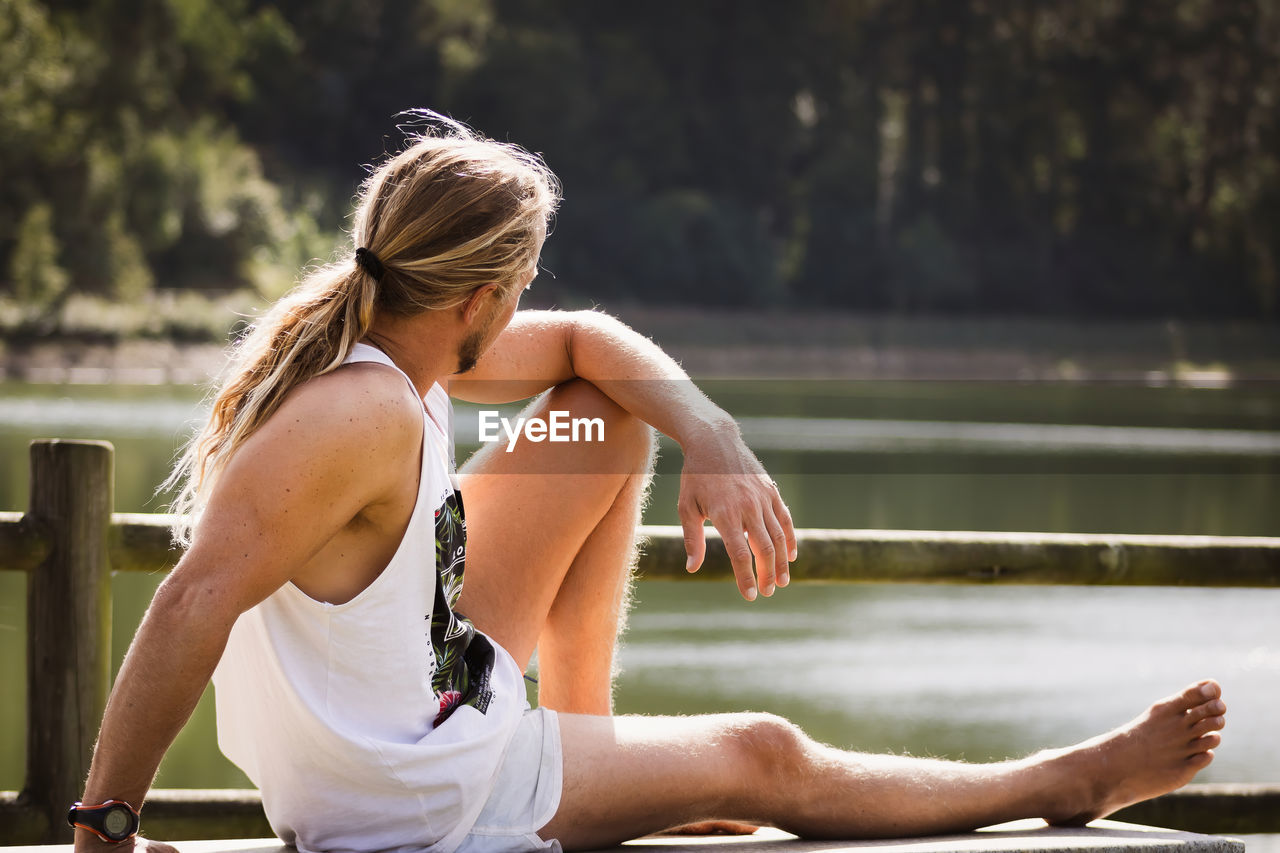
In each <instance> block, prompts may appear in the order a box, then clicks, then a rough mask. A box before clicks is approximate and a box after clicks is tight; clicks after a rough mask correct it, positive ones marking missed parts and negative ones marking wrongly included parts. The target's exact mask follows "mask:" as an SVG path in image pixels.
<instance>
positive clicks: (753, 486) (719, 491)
mask: <svg viewBox="0 0 1280 853" xmlns="http://www.w3.org/2000/svg"><path fill="white" fill-rule="evenodd" d="M684 457H685V464H684V470H683V471H682V472H681V474H680V498H679V500H678V501H677V502H676V509H677V510H678V511H679V513H680V524H681V526H682V527H683V528H684V548H685V552H686V553H687V554H688V555H689V559H688V561H687V562H686V563H685V569H686V570H687V571H689V572H696V571H697V570H698V569H699V568H700V567H701V566H702V560H703V557H704V556H705V555H706V551H707V543H706V534H705V531H704V529H703V523H704V522H705V521H708V520H709V521H710V522H711V523H712V524H714V525H715V527H716V529H717V530H719V531H720V536H721V538H722V539H723V540H724V547H725V550H726V551H727V552H728V554H729V560H730V562H731V563H732V564H733V573H734V575H735V576H736V577H737V579H738V590H739V591H740V592H741V593H742V597H743V598H745V599H746V600H747V601H754V600H755V599H756V595H757V592H760V593H763V594H764V595H773V592H774V589H775V588H776V587H779V586H786V585H787V584H788V583H789V582H790V580H791V577H790V573H789V571H788V563H789V562H790V561H792V560H794V559H795V558H796V531H795V527H794V526H793V525H792V522H791V513H790V511H788V510H787V505H786V504H785V503H784V502H783V500H782V496H781V495H780V494H779V493H778V486H777V484H776V483H774V482H773V480H771V479H769V475H768V474H767V473H765V470H764V466H762V465H761V464H760V462H759V460H757V459H756V457H755V455H754V454H752V452H751V451H750V450H749V449H748V448H747V446H746V445H745V444H744V443H743V442H742V439H741V437H739V436H738V435H737V434H736V431H735V433H733V434H723V433H721V434H718V435H716V436H715V437H714V438H709V439H705V440H702V441H699V442H696V443H695V442H689V443H688V444H687V445H686V446H685V448H684ZM753 555H754V557H755V571H754V572H753V571H752V567H751V563H752V556H753Z"/></svg>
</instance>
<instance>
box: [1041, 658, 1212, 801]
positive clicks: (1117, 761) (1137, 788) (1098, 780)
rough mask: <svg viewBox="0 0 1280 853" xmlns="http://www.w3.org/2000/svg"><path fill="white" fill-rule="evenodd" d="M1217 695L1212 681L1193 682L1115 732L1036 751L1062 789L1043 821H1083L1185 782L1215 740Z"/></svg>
mask: <svg viewBox="0 0 1280 853" xmlns="http://www.w3.org/2000/svg"><path fill="white" fill-rule="evenodd" d="M1221 697H1222V688H1221V687H1220V686H1219V685H1218V683H1217V682H1216V681H1212V680H1206V681H1200V682H1197V683H1196V684H1193V685H1191V686H1190V687H1188V688H1186V689H1185V690H1183V691H1182V692H1181V693H1178V694H1177V695H1175V696H1170V697H1169V698H1168V699H1164V700H1162V701H1160V702H1157V703H1156V704H1154V705H1152V706H1151V707H1150V708H1148V709H1147V711H1146V713H1145V714H1142V715H1141V716H1139V717H1137V718H1136V719H1134V720H1133V721H1132V722H1130V723H1128V724H1127V725H1124V726H1121V727H1120V728H1118V729H1116V730H1115V731H1112V732H1108V733H1107V734H1105V735H1100V736H1099V737H1096V738H1093V739H1091V740H1087V741H1085V742H1084V743H1081V744H1077V745H1076V746H1073V747H1069V748H1067V749H1064V750H1058V751H1055V752H1052V753H1042V757H1043V758H1045V759H1048V762H1049V763H1050V764H1052V765H1054V766H1055V767H1056V769H1057V770H1058V771H1060V772H1061V773H1062V774H1063V775H1062V776H1060V777H1059V788H1058V790H1059V791H1060V792H1063V793H1064V794H1065V796H1064V799H1063V801H1062V802H1061V803H1060V804H1059V805H1057V806H1055V807H1054V809H1053V811H1052V813H1050V814H1046V815H1045V816H1044V817H1045V820H1047V821H1048V822H1049V823H1052V824H1057V825H1080V824H1085V823H1088V822H1089V821H1091V820H1095V819H1097V818H1100V817H1105V816H1107V815H1109V814H1111V813H1112V812H1114V811H1116V810H1117V809H1122V808H1124V807H1125V806H1128V805H1132V804H1133V803H1137V802H1141V801H1142V800H1147V799H1150V798H1151V797H1158V796H1160V795H1161V794H1167V793H1168V792H1169V791H1173V790H1175V789H1177V788H1181V787H1182V786H1183V785H1185V784H1187V783H1188V782H1190V781H1191V778H1192V777H1193V776H1195V775H1196V773H1197V772H1198V771H1200V770H1203V769H1204V768H1205V767H1208V766H1209V763H1210V762H1211V761H1213V750H1214V748H1215V747H1216V746H1218V744H1219V743H1221V742H1222V737H1221V735H1219V734H1218V731H1219V730H1220V729H1222V727H1223V726H1224V725H1225V724H1226V720H1225V718H1224V717H1223V715H1224V714H1225V713H1226V710H1227V706H1226V704H1225V703H1224V702H1223V701H1222V699H1221Z"/></svg>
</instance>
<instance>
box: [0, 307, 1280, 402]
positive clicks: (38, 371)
mask: <svg viewBox="0 0 1280 853" xmlns="http://www.w3.org/2000/svg"><path fill="white" fill-rule="evenodd" d="M610 313H612V314H613V315H614V316H617V317H618V318H619V319H621V320H623V321H624V322H626V323H627V324H628V325H630V326H631V327H632V328H634V329H636V330H637V331H638V332H640V333H641V334H643V335H645V336H646V337H649V338H651V339H652V340H654V341H656V342H657V343H658V344H659V345H661V346H662V347H663V349H664V350H666V351H667V352H668V353H669V354H670V355H671V356H672V357H673V358H675V359H676V360H677V361H679V362H680V363H681V364H682V365H683V366H684V368H685V370H687V371H688V372H689V373H690V375H692V376H694V377H695V378H697V379H746V378H751V379H810V380H812V379H827V380H831V379H839V380H851V381H859V380H894V381H904V380H922V381H929V380H936V381H948V380H958V381H964V380H977V381H1005V382H1062V383H1088V382H1103V383H1121V384H1126V383H1127V384H1141V385H1177V386H1186V387H1195V388H1221V387H1229V386H1232V385H1237V384H1243V383H1254V382H1274V381H1277V380H1280V334H1277V330H1276V329H1275V328H1274V327H1272V326H1267V325H1264V324H1245V323H1219V324H1213V323H1202V324H1201V323H1190V324H1189V323H1179V322H1173V321H1166V322H1160V321H1143V322H1115V321H1112V322H1102V321H1097V322H1090V323H1083V322H1070V321H1058V320H1036V319H1004V318H909V319H904V318H893V317H863V316H854V315H839V314H831V315H823V314H799V313H789V314H782V313H770V312H763V311H714V312H713V311H707V310H699V309H662V308H644V307H636V306H616V307H611V309H610ZM225 352H226V346H225V345H223V344H219V343H215V342H206V343H191V342H176V341H171V340H157V339H135V340H122V341H115V342H112V341H103V340H101V339H98V340H88V339H74V338H50V339H46V340H34V341H24V342H12V341H5V342H3V343H0V381H10V382H28V383H41V384H135V385H157V384H175V385H203V384H207V383H209V382H210V381H211V380H212V379H214V378H215V377H216V376H217V374H218V373H219V372H220V371H221V369H222V367H223V365H224V364H225Z"/></svg>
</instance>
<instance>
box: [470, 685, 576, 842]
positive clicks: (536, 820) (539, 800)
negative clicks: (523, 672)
mask: <svg viewBox="0 0 1280 853" xmlns="http://www.w3.org/2000/svg"><path fill="white" fill-rule="evenodd" d="M563 779H564V777H563V766H562V754H561V750H560V721H559V720H558V719H557V718H556V712H555V711H551V710H548V709H546V708H534V709H533V710H530V711H525V712H524V718H523V719H522V720H521V721H520V723H519V725H517V726H516V733H515V734H514V735H513V736H512V738H511V745H510V746H508V747H507V752H506V755H505V756H504V757H503V759H502V767H501V768H499V769H498V781H497V782H496V783H495V784H494V786H493V793H492V794H490V795H489V799H488V801H486V802H485V804H484V808H483V809H482V810H481V811H480V817H478V818H476V823H475V826H473V827H472V828H471V832H470V833H469V834H468V835H467V837H466V838H464V839H463V840H462V844H461V845H460V846H459V847H458V850H457V853H523V851H534V850H552V851H555V852H556V853H560V842H559V841H556V840H555V839H552V840H550V841H544V840H543V839H542V838H540V837H539V836H538V830H539V829H541V828H542V827H543V826H545V825H546V824H547V822H548V821H550V820H551V818H552V817H554V816H555V813H556V809H557V808H559V806H560V788H561V784H562V782H563Z"/></svg>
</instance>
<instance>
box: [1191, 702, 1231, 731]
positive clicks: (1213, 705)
mask: <svg viewBox="0 0 1280 853" xmlns="http://www.w3.org/2000/svg"><path fill="white" fill-rule="evenodd" d="M1226 712H1227V703H1226V702H1223V701H1222V700H1221V699H1213V700H1211V701H1209V702H1204V703H1202V704H1200V705H1197V706H1195V707H1194V708H1192V709H1191V710H1189V711H1187V722H1188V723H1190V724H1193V725H1194V724H1195V723H1198V722H1200V721H1201V720H1203V719H1205V718H1206V717H1220V716H1222V715H1223V714H1225V713H1226Z"/></svg>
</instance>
